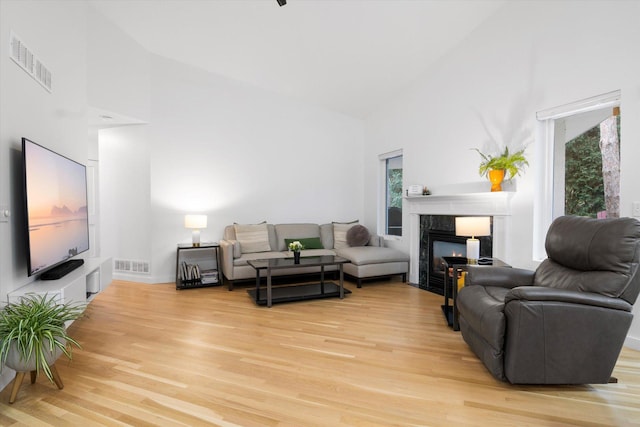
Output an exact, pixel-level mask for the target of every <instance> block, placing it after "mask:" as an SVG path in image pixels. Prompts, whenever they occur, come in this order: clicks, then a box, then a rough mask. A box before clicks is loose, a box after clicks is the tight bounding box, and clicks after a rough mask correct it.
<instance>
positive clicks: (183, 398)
mask: <svg viewBox="0 0 640 427" xmlns="http://www.w3.org/2000/svg"><path fill="white" fill-rule="evenodd" d="M347 287H348V288H349V289H351V290H352V291H353V293H352V294H350V295H348V296H347V297H346V298H345V299H344V300H342V301H341V300H339V299H326V300H315V301H306V302H298V303H289V304H281V305H274V307H273V308H271V309H268V308H264V307H258V306H256V305H255V304H254V303H253V302H252V301H251V300H250V299H249V296H248V295H247V293H246V288H242V287H238V288H236V289H235V290H234V291H233V292H228V291H227V290H226V288H220V287H218V288H203V289H190V290H182V291H176V290H175V287H174V285H173V284H160V285H158V284H156V285H148V284H140V283H131V282H117V281H116V282H114V283H113V284H112V285H111V286H110V287H109V288H108V289H107V290H105V291H104V292H102V293H101V294H99V295H98V296H97V297H96V298H95V299H94V300H93V301H92V302H91V304H90V305H89V307H88V309H87V311H86V316H85V317H84V318H82V319H80V320H78V321H76V322H75V323H74V324H73V325H72V326H71V328H70V333H71V334H72V335H73V336H74V337H75V338H77V340H78V341H80V342H81V343H82V345H83V349H82V350H77V351H75V352H74V359H73V361H72V362H71V363H68V362H65V361H63V360H62V359H61V360H60V361H59V362H58V363H57V366H58V371H59V372H60V375H61V377H62V380H63V382H64V384H65V387H64V389H63V390H58V389H57V388H56V387H55V386H54V385H53V384H50V383H49V382H48V381H47V380H46V378H44V377H39V378H38V380H37V382H36V384H34V385H31V384H29V382H28V381H26V382H25V384H23V386H22V388H21V390H20V393H19V394H18V397H17V400H16V402H15V403H14V404H12V405H9V404H8V403H7V402H8V400H9V392H10V388H11V384H10V385H9V386H7V387H6V388H5V389H4V390H3V391H2V392H1V393H0V425H100V424H103V425H135V426H145V425H166V426H179V425H185V426H197V425H220V426H237V425H240V426H343V425H344V426H418V425H420V426H425V425H426V426H444V425H447V426H472V425H479V426H484V425H488V426H566V425H584V426H626V425H639V424H640V352H637V351H633V350H629V349H624V350H623V352H622V354H621V356H620V359H619V361H618V364H617V366H616V369H615V372H614V375H615V376H617V377H618V379H619V381H620V382H619V383H618V384H605V385H592V386H589V385H587V386H562V387H556V386H554V387H540V386H526V387H523V386H512V385H509V384H505V383H501V382H498V381H496V380H494V379H493V378H492V377H491V376H490V375H489V373H488V372H487V371H486V370H485V368H484V366H483V365H482V364H481V363H480V362H479V361H478V359H477V358H476V357H475V356H474V355H473V354H472V353H471V351H470V350H469V349H468V347H467V346H466V344H465V343H464V341H463V340H462V337H461V336H460V333H459V332H453V331H452V330H451V329H449V328H448V327H447V326H446V325H445V323H444V320H443V317H442V314H441V311H440V304H441V297H439V296H437V295H434V294H432V293H430V292H426V291H423V290H420V289H417V288H415V287H412V286H409V285H407V284H403V283H400V282H398V281H381V282H373V283H365V284H364V285H363V287H362V288H361V289H357V288H356V286H355V284H353V283H347Z"/></svg>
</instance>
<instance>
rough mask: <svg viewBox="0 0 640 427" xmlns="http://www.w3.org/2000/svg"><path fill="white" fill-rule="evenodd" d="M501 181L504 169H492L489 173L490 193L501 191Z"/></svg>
mask: <svg viewBox="0 0 640 427" xmlns="http://www.w3.org/2000/svg"><path fill="white" fill-rule="evenodd" d="M503 180H504V169H492V170H490V171H489V181H491V191H502V181H503Z"/></svg>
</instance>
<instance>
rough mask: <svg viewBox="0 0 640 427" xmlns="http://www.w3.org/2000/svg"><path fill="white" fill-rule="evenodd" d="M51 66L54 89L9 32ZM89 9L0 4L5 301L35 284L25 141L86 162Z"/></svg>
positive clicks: (1, 295)
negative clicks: (17, 51) (31, 69)
mask: <svg viewBox="0 0 640 427" xmlns="http://www.w3.org/2000/svg"><path fill="white" fill-rule="evenodd" d="M11 31H14V32H15V34H17V35H18V36H19V37H20V39H21V40H22V42H23V43H24V44H25V45H26V46H27V47H28V48H29V49H30V50H31V51H33V53H34V54H35V55H36V56H37V57H38V58H39V59H40V60H41V61H42V62H43V63H44V64H45V66H47V67H48V68H49V70H50V71H51V73H52V86H53V91H52V92H51V93H49V92H47V91H46V90H45V89H44V88H43V87H42V86H40V84H39V83H37V82H36V81H35V80H34V79H33V78H32V77H31V76H30V75H28V74H27V73H26V72H25V71H23V70H22V69H21V68H20V67H18V65H17V64H16V63H14V62H13V61H12V60H11V59H10V57H9V49H8V47H9V40H10V32H11ZM86 43H87V41H86V6H85V5H84V4H83V3H81V2H67V1H47V2H41V1H12V0H8V1H5V0H3V1H2V2H0V46H2V55H0V93H1V94H2V96H1V97H0V206H2V205H4V206H8V207H9V208H10V210H11V213H12V217H11V219H10V221H9V222H8V223H0V301H6V295H7V293H8V292H10V291H12V290H14V289H16V288H18V287H20V286H22V285H24V284H26V283H28V282H30V281H31V279H29V278H28V277H27V267H26V256H25V254H24V253H25V251H26V249H25V243H24V238H23V228H22V227H23V224H24V221H25V218H24V212H23V209H24V208H23V206H22V203H23V199H22V175H21V174H22V166H21V163H20V162H21V160H20V156H21V151H22V149H21V145H20V144H21V138H22V137H27V138H29V139H31V140H33V141H35V142H37V143H39V144H41V145H44V146H46V147H47V148H50V149H52V150H54V151H56V152H58V153H61V154H63V155H65V156H67V157H70V158H72V159H73V160H76V161H78V162H80V163H83V164H86V162H87V138H88V137H87V115H86V111H87V93H86V74H87V70H86Z"/></svg>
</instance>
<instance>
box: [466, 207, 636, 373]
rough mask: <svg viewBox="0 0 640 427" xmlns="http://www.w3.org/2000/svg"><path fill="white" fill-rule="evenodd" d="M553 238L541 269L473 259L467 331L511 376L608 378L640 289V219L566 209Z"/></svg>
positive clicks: (494, 367) (477, 349)
mask: <svg viewBox="0 0 640 427" xmlns="http://www.w3.org/2000/svg"><path fill="white" fill-rule="evenodd" d="M545 247H546V250H547V256H548V258H547V259H546V260H544V261H543V262H542V263H541V264H540V266H539V267H538V268H537V269H536V271H535V272H534V271H530V270H523V269H517V268H501V267H490V266H470V267H469V271H468V273H467V277H466V286H465V287H464V288H462V289H461V290H460V293H459V294H458V298H457V304H458V310H459V313H460V330H461V332H462V336H463V338H464V340H465V341H466V342H467V344H468V345H469V347H471V349H472V350H473V351H474V353H475V354H476V355H477V356H478V357H479V358H480V359H481V360H482V362H483V363H484V364H485V366H486V367H487V369H488V370H489V371H490V372H491V374H493V375H494V376H495V377H496V378H498V379H500V380H503V381H504V380H507V381H509V382H511V383H514V384H598V383H607V382H608V381H609V379H610V377H611V373H612V371H613V368H614V366H615V364H616V361H617V359H618V355H619V354H620V350H621V349H622V345H623V343H624V340H625V338H626V335H627V332H628V330H629V327H630V326H631V320H632V319H633V315H632V313H631V309H632V304H633V303H634V302H635V301H636V298H637V297H638V293H639V292H640V273H639V272H638V267H639V263H640V221H638V220H636V219H633V218H619V219H605V220H596V219H591V218H585V217H577V216H564V217H560V218H558V219H556V220H555V221H554V222H553V223H552V224H551V227H550V228H549V231H548V233H547V237H546V242H545Z"/></svg>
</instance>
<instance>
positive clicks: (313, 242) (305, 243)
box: [284, 237, 324, 251]
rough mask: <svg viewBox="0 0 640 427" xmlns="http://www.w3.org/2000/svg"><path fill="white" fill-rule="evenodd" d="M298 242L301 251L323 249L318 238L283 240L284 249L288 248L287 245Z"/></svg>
mask: <svg viewBox="0 0 640 427" xmlns="http://www.w3.org/2000/svg"><path fill="white" fill-rule="evenodd" d="M296 241H298V242H300V244H301V245H302V250H303V251H306V250H308V249H324V246H322V242H321V241H320V238H319V237H303V238H295V239H284V246H285V248H287V249H288V248H289V244H290V243H292V242H296Z"/></svg>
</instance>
